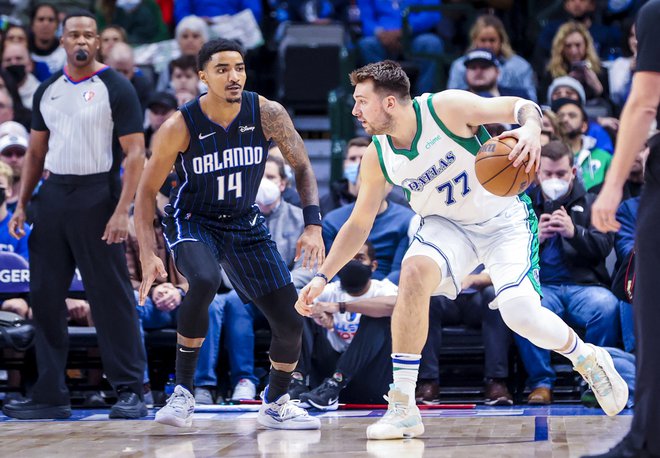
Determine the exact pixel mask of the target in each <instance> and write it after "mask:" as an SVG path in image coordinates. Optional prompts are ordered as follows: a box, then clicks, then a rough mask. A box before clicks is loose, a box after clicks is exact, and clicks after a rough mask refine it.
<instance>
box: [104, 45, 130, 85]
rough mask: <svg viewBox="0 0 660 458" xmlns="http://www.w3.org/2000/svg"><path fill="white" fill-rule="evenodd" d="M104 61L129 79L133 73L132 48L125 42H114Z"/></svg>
mask: <svg viewBox="0 0 660 458" xmlns="http://www.w3.org/2000/svg"><path fill="white" fill-rule="evenodd" d="M105 63H106V64H108V65H109V66H110V67H112V68H114V69H115V70H116V71H118V72H119V73H121V74H122V75H124V76H125V77H126V78H128V79H129V80H130V79H131V78H133V74H134V73H135V59H134V58H133V48H131V47H130V46H129V45H128V44H126V43H121V42H119V43H115V44H114V46H113V47H112V49H111V50H110V53H109V54H108V56H107V57H106V58H105Z"/></svg>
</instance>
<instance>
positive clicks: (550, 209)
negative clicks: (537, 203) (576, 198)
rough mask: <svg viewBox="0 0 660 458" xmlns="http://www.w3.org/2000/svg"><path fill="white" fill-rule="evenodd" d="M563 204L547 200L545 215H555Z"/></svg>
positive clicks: (544, 208)
mask: <svg viewBox="0 0 660 458" xmlns="http://www.w3.org/2000/svg"><path fill="white" fill-rule="evenodd" d="M560 208H561V204H560V203H559V202H558V201H556V200H546V201H545V202H543V213H548V214H553V213H554V212H555V210H559V209H560Z"/></svg>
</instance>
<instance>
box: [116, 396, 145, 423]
mask: <svg viewBox="0 0 660 458" xmlns="http://www.w3.org/2000/svg"><path fill="white" fill-rule="evenodd" d="M109 416H110V418H142V417H146V416H147V406H146V405H145V403H144V401H142V400H141V399H140V397H139V396H138V395H137V394H135V393H133V392H132V391H128V390H122V391H120V392H119V399H118V400H117V402H116V403H115V405H113V406H112V407H111V408H110V415H109Z"/></svg>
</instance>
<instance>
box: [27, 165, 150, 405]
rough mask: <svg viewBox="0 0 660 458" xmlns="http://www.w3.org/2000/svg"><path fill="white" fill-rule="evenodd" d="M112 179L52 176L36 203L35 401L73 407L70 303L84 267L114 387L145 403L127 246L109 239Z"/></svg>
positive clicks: (32, 291) (33, 290) (33, 259)
mask: <svg viewBox="0 0 660 458" xmlns="http://www.w3.org/2000/svg"><path fill="white" fill-rule="evenodd" d="M111 188H112V189H117V187H116V186H111V183H110V178H109V174H107V173H104V174H95V175H85V176H73V175H51V176H50V178H49V179H48V180H46V181H45V182H44V184H43V185H42V186H41V189H40V190H39V193H38V195H37V196H36V197H35V199H34V200H33V204H34V206H35V208H34V210H35V221H34V227H33V230H32V233H31V234H30V238H29V240H28V248H29V254H30V305H31V306H32V309H33V313H34V321H35V327H36V339H35V346H36V354H37V364H38V372H39V378H38V380H37V383H36V385H35V387H34V391H33V394H32V398H33V399H34V400H35V401H38V402H44V403H48V404H53V405H66V404H69V402H70V401H69V392H68V390H67V387H66V384H65V368H66V361H67V354H68V350H69V336H68V332H67V309H66V305H65V298H66V297H67V294H68V291H69V286H70V285H71V280H72V278H73V274H74V271H75V268H76V266H78V268H79V269H80V273H81V275H82V279H83V284H84V286H85V293H86V295H87V300H88V301H89V304H90V307H91V311H92V317H93V319H94V324H95V326H96V333H97V337H98V343H99V348H100V350H101V358H102V361H103V369H104V372H105V373H106V375H107V376H108V379H109V381H110V383H112V385H113V387H114V388H118V387H126V388H128V389H130V390H131V391H134V392H135V393H137V394H138V395H139V396H140V398H142V390H143V387H142V377H143V372H144V365H145V355H144V350H143V347H142V343H141V340H140V333H139V324H138V317H137V312H136V309H135V299H134V296H133V290H132V287H131V283H130V280H129V276H128V268H127V266H126V257H125V254H124V248H123V246H122V245H119V244H113V245H107V244H106V243H105V241H103V240H101V237H102V235H103V231H104V230H105V226H106V224H107V222H108V220H109V219H110V216H111V215H112V213H113V211H114V209H115V205H116V202H117V197H118V195H117V192H116V191H114V192H113V191H112V190H111Z"/></svg>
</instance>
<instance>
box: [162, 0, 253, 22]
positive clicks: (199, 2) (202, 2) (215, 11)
mask: <svg viewBox="0 0 660 458" xmlns="http://www.w3.org/2000/svg"><path fill="white" fill-rule="evenodd" d="M247 8H249V9H251V10H252V13H254V17H255V18H256V20H257V22H259V23H261V15H262V11H261V1H260V0H220V1H218V0H176V2H174V19H175V20H176V22H177V24H178V23H179V21H180V20H181V19H183V18H184V17H186V16H190V15H191V14H192V15H195V16H202V17H204V16H206V17H214V16H222V15H224V14H236V13H240V12H241V11H243V10H244V9H247Z"/></svg>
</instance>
